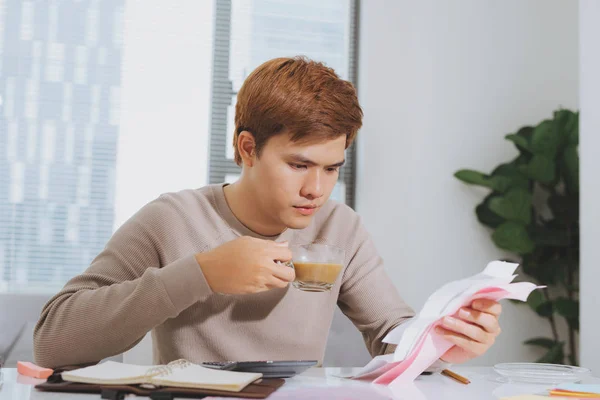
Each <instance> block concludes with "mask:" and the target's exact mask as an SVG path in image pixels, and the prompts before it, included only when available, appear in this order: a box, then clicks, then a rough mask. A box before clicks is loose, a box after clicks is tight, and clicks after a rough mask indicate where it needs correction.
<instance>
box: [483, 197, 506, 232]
mask: <svg viewBox="0 0 600 400" xmlns="http://www.w3.org/2000/svg"><path fill="white" fill-rule="evenodd" d="M497 196H498V195H497V194H494V193H492V194H490V195H488V196H486V198H485V199H484V200H483V202H482V203H481V204H479V205H478V206H477V207H475V214H476V215H477V219H478V220H479V222H481V223H482V224H484V225H486V226H489V227H490V228H497V227H498V226H500V224H502V223H504V222H506V220H505V219H504V218H502V217H500V216H499V215H498V214H496V213H494V212H493V211H492V210H490V208H489V202H490V199H492V198H494V197H497Z"/></svg>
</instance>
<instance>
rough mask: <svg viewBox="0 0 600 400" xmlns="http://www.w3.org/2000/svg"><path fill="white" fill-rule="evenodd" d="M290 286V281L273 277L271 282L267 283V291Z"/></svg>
mask: <svg viewBox="0 0 600 400" xmlns="http://www.w3.org/2000/svg"><path fill="white" fill-rule="evenodd" d="M289 284H290V282H289V281H284V280H282V279H279V278H276V277H274V276H273V277H271V279H270V280H269V282H268V283H267V285H266V286H267V289H283V288H285V287H287V286H288V285H289Z"/></svg>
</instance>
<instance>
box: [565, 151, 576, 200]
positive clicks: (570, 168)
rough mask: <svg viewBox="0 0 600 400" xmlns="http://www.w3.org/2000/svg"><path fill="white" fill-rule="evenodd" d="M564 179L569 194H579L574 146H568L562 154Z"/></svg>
mask: <svg viewBox="0 0 600 400" xmlns="http://www.w3.org/2000/svg"><path fill="white" fill-rule="evenodd" d="M563 165H564V179H565V184H566V185H567V190H568V192H569V193H572V194H575V193H579V153H578V151H577V147H576V146H575V145H569V146H567V147H566V148H565V151H564V153H563Z"/></svg>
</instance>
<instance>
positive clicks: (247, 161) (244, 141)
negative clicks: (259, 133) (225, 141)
mask: <svg viewBox="0 0 600 400" xmlns="http://www.w3.org/2000/svg"><path fill="white" fill-rule="evenodd" d="M237 146H238V151H239V152H240V157H241V158H242V165H246V166H248V167H251V166H253V165H254V160H255V159H256V142H255V141H254V136H253V135H252V134H251V133H250V132H248V131H242V132H240V134H239V135H238V140H237Z"/></svg>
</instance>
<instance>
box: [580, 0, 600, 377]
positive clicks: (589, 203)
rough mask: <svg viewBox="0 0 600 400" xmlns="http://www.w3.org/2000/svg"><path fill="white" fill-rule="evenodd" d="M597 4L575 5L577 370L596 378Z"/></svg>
mask: <svg viewBox="0 0 600 400" xmlns="http://www.w3.org/2000/svg"><path fill="white" fill-rule="evenodd" d="M599 20H600V2H598V1H596V0H581V1H580V9H579V24H580V25H579V38H580V47H579V51H580V56H579V60H580V61H579V62H580V66H579V73H580V95H579V99H580V102H581V116H580V122H579V133H580V150H579V156H580V171H581V175H580V184H581V188H580V196H581V199H580V200H581V210H580V211H581V214H580V220H581V277H580V278H581V315H580V318H581V365H583V366H586V367H588V368H591V369H592V370H593V371H595V372H596V375H598V373H600V344H599V343H598V338H599V337H600V313H599V312H598V310H600V297H599V296H598V286H597V285H598V282H600V268H599V265H600V246H598V239H599V238H600V208H599V207H598V205H599V204H600V179H599V178H598V171H600V158H598V151H599V150H600V112H599V111H600V72H599V71H600V47H599V46H598V38H600V25H598V21H599Z"/></svg>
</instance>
